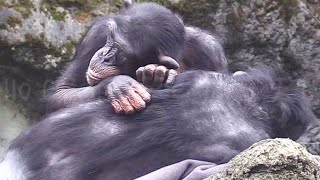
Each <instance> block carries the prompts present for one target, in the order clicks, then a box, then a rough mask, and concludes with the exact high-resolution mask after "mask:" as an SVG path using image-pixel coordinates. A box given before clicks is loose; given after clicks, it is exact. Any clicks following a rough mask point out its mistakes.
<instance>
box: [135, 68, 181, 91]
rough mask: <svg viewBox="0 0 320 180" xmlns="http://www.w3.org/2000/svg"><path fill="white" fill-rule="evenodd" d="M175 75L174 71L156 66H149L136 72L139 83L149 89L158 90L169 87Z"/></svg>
mask: <svg viewBox="0 0 320 180" xmlns="http://www.w3.org/2000/svg"><path fill="white" fill-rule="evenodd" d="M177 74H178V73H177V71H176V70H174V69H168V68H166V67H165V66H162V65H158V64H149V65H146V66H144V67H140V68H139V69H138V70H137V71H136V76H137V80H138V81H139V82H141V83H142V84H143V85H145V86H147V87H149V88H151V87H152V88H158V89H160V88H164V87H167V86H170V85H171V84H172V83H173V81H174V79H175V77H176V76H177Z"/></svg>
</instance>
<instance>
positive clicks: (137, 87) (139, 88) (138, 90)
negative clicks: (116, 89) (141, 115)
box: [131, 82, 151, 102]
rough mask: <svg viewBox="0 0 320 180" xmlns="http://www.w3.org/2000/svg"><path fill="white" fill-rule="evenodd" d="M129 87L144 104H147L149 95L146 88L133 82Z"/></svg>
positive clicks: (149, 98)
mask: <svg viewBox="0 0 320 180" xmlns="http://www.w3.org/2000/svg"><path fill="white" fill-rule="evenodd" d="M131 86H132V87H133V89H134V91H135V92H136V93H137V94H138V95H139V96H140V97H141V98H142V99H143V100H144V101H145V102H149V101H150V100H151V95H150V93H149V92H148V91H147V88H146V87H144V86H143V85H142V84H139V83H137V82H133V83H132V84H131Z"/></svg>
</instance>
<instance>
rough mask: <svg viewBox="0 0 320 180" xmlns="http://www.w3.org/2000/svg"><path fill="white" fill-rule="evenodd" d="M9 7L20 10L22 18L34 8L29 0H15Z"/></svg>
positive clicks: (28, 14) (26, 16) (27, 15)
mask: <svg viewBox="0 0 320 180" xmlns="http://www.w3.org/2000/svg"><path fill="white" fill-rule="evenodd" d="M9 8H13V9H14V10H16V11H18V12H20V13H21V15H22V16H23V17H24V18H28V17H29V16H30V15H31V14H32V11H33V10H35V7H34V4H33V3H32V1H31V0H17V1H15V3H14V4H12V5H10V6H9Z"/></svg>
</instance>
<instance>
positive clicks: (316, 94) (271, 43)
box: [159, 0, 320, 117]
mask: <svg viewBox="0 0 320 180" xmlns="http://www.w3.org/2000/svg"><path fill="white" fill-rule="evenodd" d="M159 1H161V0H159ZM161 2H162V1H161ZM165 2H167V3H165V4H166V5H167V6H169V7H171V8H172V9H174V10H175V11H177V12H178V13H179V14H181V15H182V16H183V18H184V21H185V22H186V23H187V24H192V25H195V26H199V27H202V28H204V29H207V30H209V31H211V32H213V33H214V34H216V35H217V36H218V38H220V40H221V41H222V42H224V47H225V49H226V54H227V56H228V58H229V61H230V66H231V70H233V71H237V70H245V69H246V68H248V67H250V66H254V65H261V64H267V65H272V66H275V67H281V68H283V69H284V70H286V71H288V72H289V73H290V75H291V78H292V79H295V80H297V85H298V86H300V87H301V88H303V89H305V90H306V92H307V94H308V95H309V97H310V98H311V100H312V101H311V102H312V105H313V109H314V110H315V112H316V113H317V115H318V117H319V116H320V73H319V72H320V41H319V37H320V36H319V34H320V33H319V31H320V3H319V1H302V0H290V1H272V0H266V1H261V0H252V1H238V0H227V1H194V0H185V1H179V2H178V3H170V2H176V1H165Z"/></svg>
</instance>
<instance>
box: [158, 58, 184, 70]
mask: <svg viewBox="0 0 320 180" xmlns="http://www.w3.org/2000/svg"><path fill="white" fill-rule="evenodd" d="M159 64H161V65H164V66H166V67H167V68H169V69H179V68H180V65H179V63H178V62H177V61H176V60H174V59H173V58H171V57H169V56H164V55H160V56H159Z"/></svg>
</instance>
